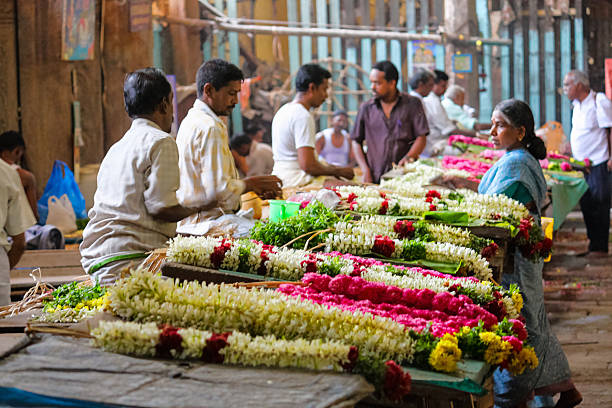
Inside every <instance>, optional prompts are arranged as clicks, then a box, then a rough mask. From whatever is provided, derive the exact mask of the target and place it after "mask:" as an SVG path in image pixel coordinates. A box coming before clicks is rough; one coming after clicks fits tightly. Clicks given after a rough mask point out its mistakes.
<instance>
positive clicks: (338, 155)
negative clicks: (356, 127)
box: [315, 111, 354, 166]
mask: <svg viewBox="0 0 612 408" xmlns="http://www.w3.org/2000/svg"><path fill="white" fill-rule="evenodd" d="M331 125H332V127H330V128H327V129H323V130H322V131H320V132H319V133H317V135H316V139H317V142H316V145H315V148H316V150H317V154H318V155H319V157H320V158H322V159H323V160H325V161H326V162H328V163H329V164H333V165H334V166H349V165H353V164H354V160H353V153H352V150H351V139H350V135H349V133H348V132H347V131H346V128H347V127H348V115H347V113H346V112H345V111H335V112H334V113H333V115H332V119H331Z"/></svg>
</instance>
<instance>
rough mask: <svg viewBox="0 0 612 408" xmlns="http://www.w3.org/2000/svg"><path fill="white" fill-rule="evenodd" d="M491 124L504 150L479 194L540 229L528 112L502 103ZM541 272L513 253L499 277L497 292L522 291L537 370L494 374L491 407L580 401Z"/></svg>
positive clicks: (535, 142) (564, 406)
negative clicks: (497, 199) (515, 207)
mask: <svg viewBox="0 0 612 408" xmlns="http://www.w3.org/2000/svg"><path fill="white" fill-rule="evenodd" d="M491 121H492V128H491V138H492V141H493V143H494V144H495V147H496V148H498V149H506V153H505V154H504V155H503V156H502V158H501V159H500V160H499V161H498V162H497V163H495V165H494V166H493V167H491V169H489V171H487V173H486V174H485V175H484V176H483V178H482V180H481V182H480V184H479V185H478V192H479V193H481V194H503V195H506V196H508V197H510V198H513V199H515V200H517V201H519V202H521V203H522V204H524V205H525V206H526V207H527V209H528V210H529V211H530V213H531V215H532V216H533V217H534V219H535V222H538V223H539V222H540V209H541V208H542V205H543V203H544V198H545V195H546V181H545V179H544V174H543V173H542V169H541V167H540V164H539V163H538V160H541V159H544V158H545V157H546V147H545V146H544V142H543V141H542V140H541V139H539V138H538V137H537V136H536V135H535V130H534V119H533V114H532V112H531V109H530V108H529V106H528V105H527V104H526V103H525V102H523V101H519V100H516V99H510V100H506V101H503V102H501V103H499V104H498V105H497V106H496V107H495V109H494V111H493V115H492V118H491ZM445 181H446V182H448V183H450V184H451V185H453V186H454V187H464V188H465V187H467V188H472V189H474V190H475V189H476V188H475V187H476V185H475V184H471V183H470V182H466V181H465V180H461V181H460V180H459V179H457V178H450V179H446V180H445ZM542 266H543V263H542V262H541V261H540V262H537V263H533V262H531V261H530V260H528V259H526V258H525V257H523V255H522V254H521V252H520V251H519V250H518V249H517V250H516V252H515V254H514V271H513V272H511V273H508V274H504V276H503V277H502V286H504V287H506V288H508V287H509V286H510V285H511V284H516V285H518V286H519V288H520V290H521V294H522V296H523V300H524V306H523V310H522V315H523V316H524V317H525V325H526V327H527V332H528V333H529V337H528V343H529V344H530V345H532V346H533V347H534V348H535V351H536V354H537V356H538V359H539V365H538V367H537V368H536V369H534V370H532V371H528V372H525V373H524V374H522V375H519V376H513V375H511V374H510V372H509V371H507V370H504V369H497V370H496V371H495V373H494V374H493V378H494V380H495V385H494V391H495V406H496V407H499V408H511V407H525V406H527V401H528V400H530V399H531V398H532V397H533V395H534V394H535V395H537V396H542V397H541V398H538V399H539V400H540V401H538V402H544V404H546V405H544V406H552V404H553V400H552V397H551V396H552V395H555V394H558V393H560V397H559V399H558V401H557V403H556V405H554V407H555V408H571V407H574V406H576V405H578V404H580V402H581V401H582V396H581V395H580V392H578V390H577V389H576V387H575V386H574V384H573V382H572V380H571V372H570V368H569V364H568V362H567V358H566V357H565V354H564V353H563V350H562V349H561V345H560V344H559V341H558V340H557V338H556V336H555V335H554V333H553V332H552V330H551V327H550V323H549V321H548V317H547V315H546V309H545V307H544V292H543V288H542Z"/></svg>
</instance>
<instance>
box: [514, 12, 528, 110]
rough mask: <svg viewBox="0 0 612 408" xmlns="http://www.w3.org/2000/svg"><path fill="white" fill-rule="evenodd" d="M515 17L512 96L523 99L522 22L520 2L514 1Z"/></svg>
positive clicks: (523, 53)
mask: <svg viewBox="0 0 612 408" xmlns="http://www.w3.org/2000/svg"><path fill="white" fill-rule="evenodd" d="M516 8H517V10H516V14H517V18H516V20H514V23H513V24H514V41H513V45H514V47H513V48H514V49H513V51H514V59H513V62H514V97H515V98H516V99H521V100H525V48H524V44H523V22H522V21H521V18H520V17H518V16H521V15H522V11H521V2H517V3H516Z"/></svg>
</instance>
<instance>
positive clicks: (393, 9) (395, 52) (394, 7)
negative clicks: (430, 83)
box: [389, 0, 405, 91]
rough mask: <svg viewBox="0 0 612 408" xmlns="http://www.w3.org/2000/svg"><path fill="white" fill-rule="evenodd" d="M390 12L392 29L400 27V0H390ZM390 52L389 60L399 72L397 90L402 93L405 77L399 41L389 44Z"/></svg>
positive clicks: (392, 41)
mask: <svg viewBox="0 0 612 408" xmlns="http://www.w3.org/2000/svg"><path fill="white" fill-rule="evenodd" d="M389 7H390V9H389V11H390V13H389V14H390V17H391V27H399V0H390V2H389ZM389 52H390V56H389V59H390V60H391V62H392V63H393V64H394V65H395V66H396V67H397V70H398V72H399V78H398V79H397V89H399V90H400V91H401V90H402V88H403V82H404V81H403V80H402V77H405V75H402V71H403V69H402V65H403V64H402V46H401V43H400V42H399V41H398V40H391V41H390V43H389Z"/></svg>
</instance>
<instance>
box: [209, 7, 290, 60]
mask: <svg viewBox="0 0 612 408" xmlns="http://www.w3.org/2000/svg"><path fill="white" fill-rule="evenodd" d="M287 1H289V0H287ZM215 8H216V9H217V10H219V11H220V12H222V13H223V12H224V11H225V0H215ZM288 21H291V20H288ZM226 35H227V33H226V32H225V31H218V32H217V36H216V37H217V58H221V59H227V56H226V55H225V40H226ZM296 38H297V37H296ZM296 41H297V40H296ZM290 42H291V40H290Z"/></svg>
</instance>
